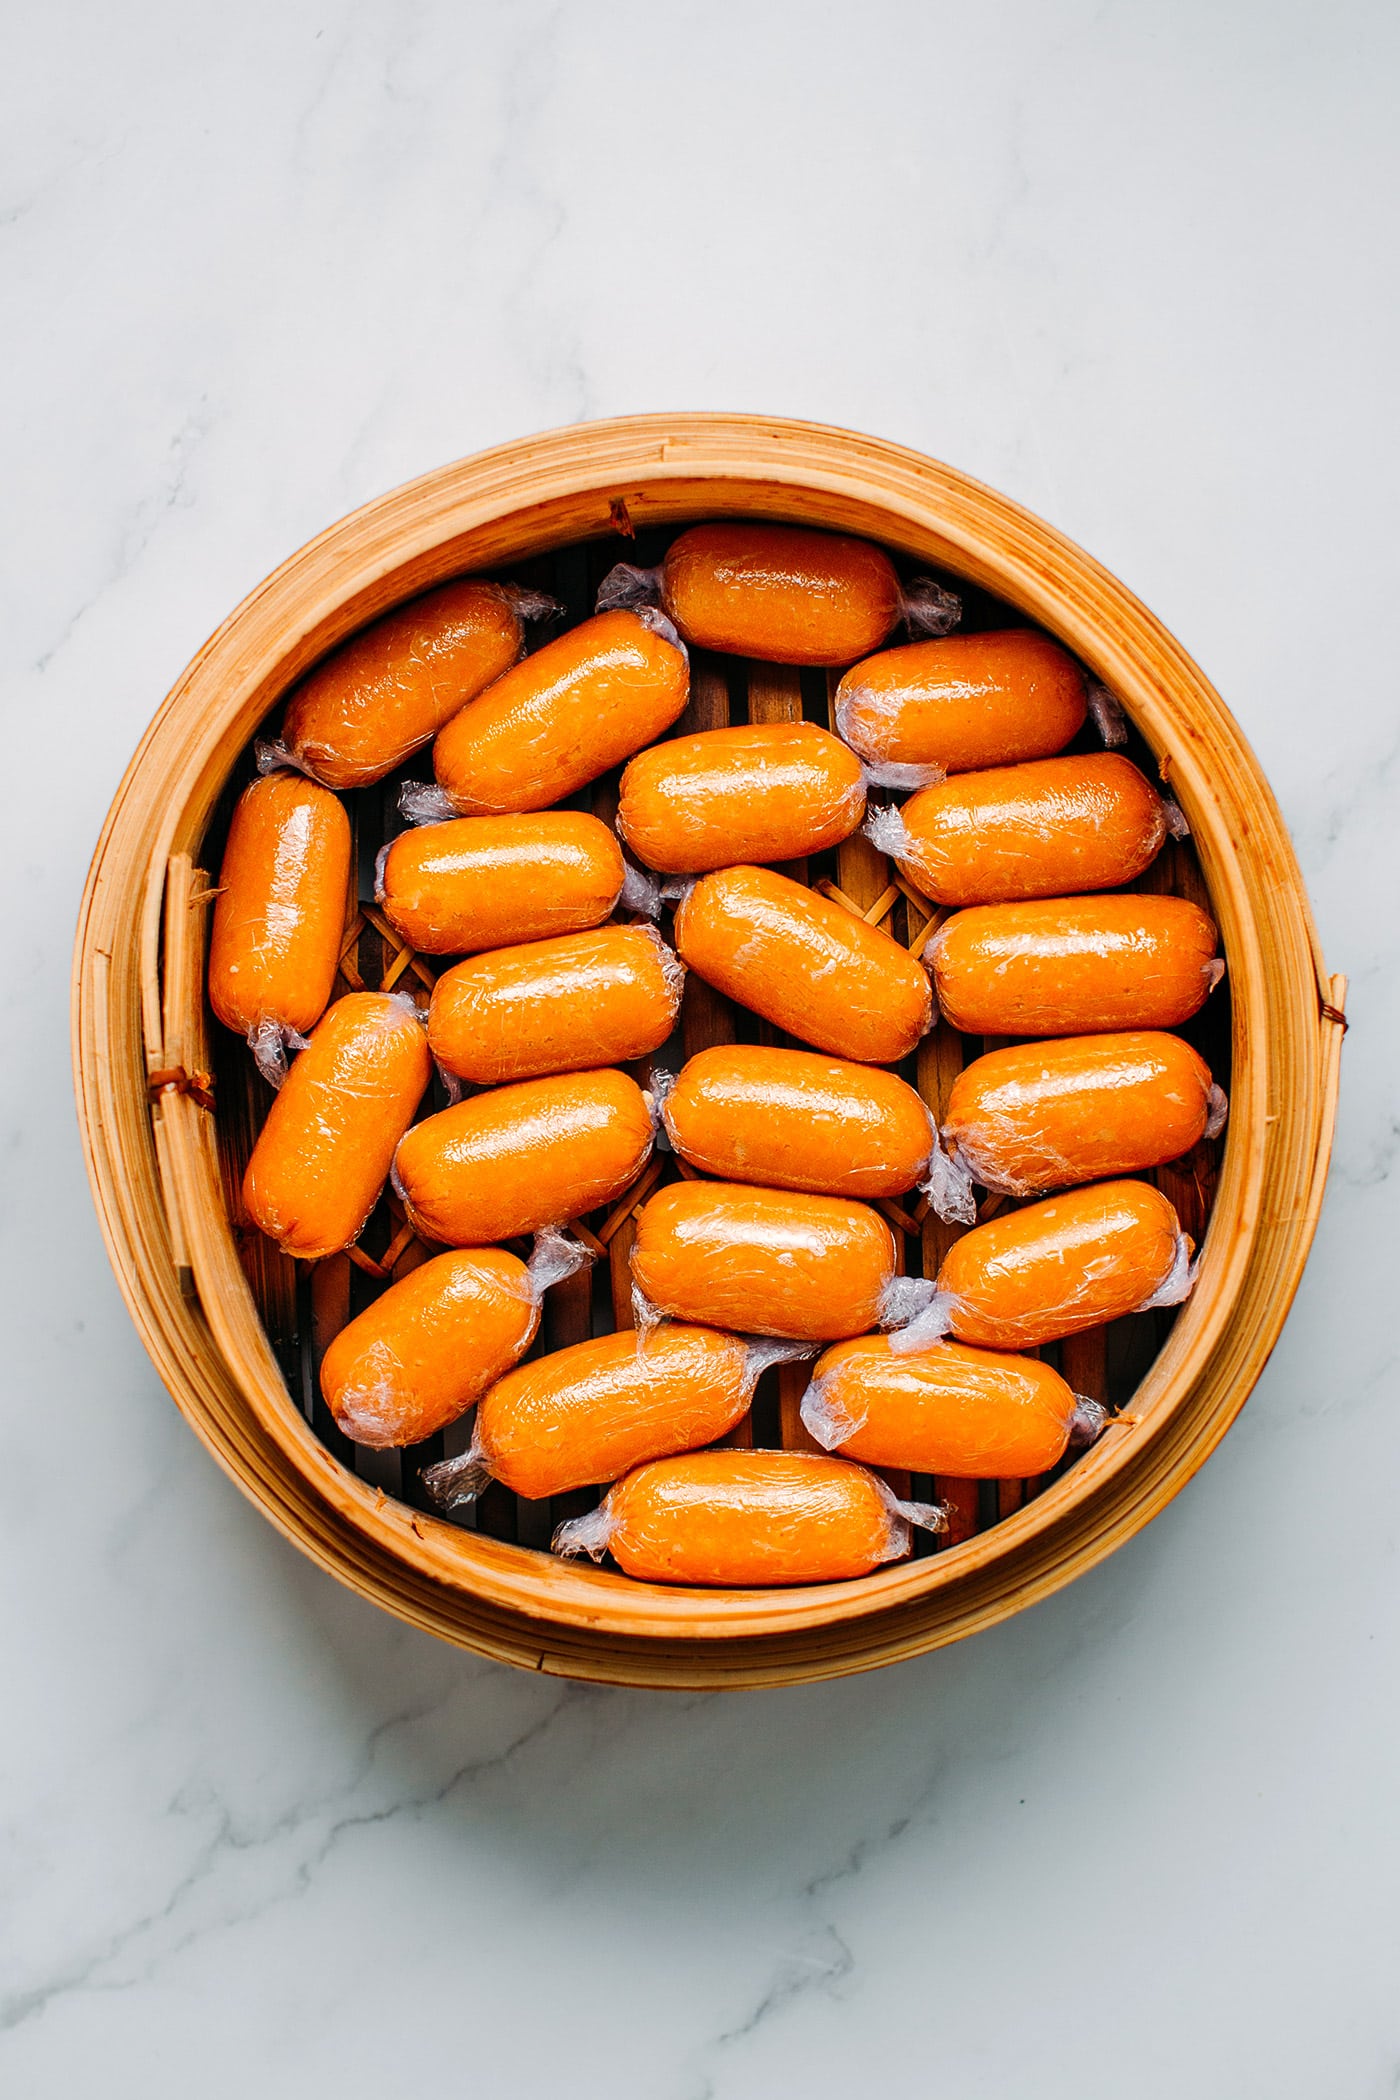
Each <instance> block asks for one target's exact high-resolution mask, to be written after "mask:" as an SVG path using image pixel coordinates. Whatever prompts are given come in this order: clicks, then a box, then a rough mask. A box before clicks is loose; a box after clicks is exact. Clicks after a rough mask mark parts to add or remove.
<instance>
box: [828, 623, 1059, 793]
mask: <svg viewBox="0 0 1400 2100" xmlns="http://www.w3.org/2000/svg"><path fill="white" fill-rule="evenodd" d="M1086 712H1087V700H1086V695H1085V688H1084V674H1083V672H1082V671H1081V670H1080V668H1079V666H1078V664H1077V663H1076V662H1075V661H1074V658H1073V657H1072V656H1067V655H1066V654H1065V651H1064V650H1063V649H1061V648H1060V647H1059V646H1058V645H1057V644H1056V643H1054V642H1052V641H1051V640H1050V639H1049V638H1048V637H1047V636H1046V635H1043V634H1037V633H1035V632H1034V630H1033V629H1031V628H1029V627H1014V628H1009V629H1007V630H1006V631H1005V632H1003V633H996V634H955V635H949V636H946V637H944V638H942V639H940V640H937V641H928V642H911V643H909V644H908V645H907V647H905V648H901V649H886V650H885V651H883V652H882V654H881V655H879V656H872V657H870V658H869V659H868V660H867V661H866V662H865V663H859V664H855V665H853V666H852V668H851V669H850V670H849V671H848V672H847V673H846V675H845V677H844V678H843V679H842V680H841V683H840V685H839V686H838V687H837V690H836V727H837V728H838V729H839V731H840V732H841V734H842V736H843V737H844V738H845V739H846V742H847V743H848V744H849V745H850V746H851V749H852V750H853V751H855V752H857V753H858V754H859V756H860V757H861V758H863V759H865V760H866V761H867V762H868V763H870V764H872V765H882V764H890V763H894V764H897V765H936V766H941V767H942V768H943V770H944V772H945V773H968V772H972V771H974V770H975V769H977V768H978V767H981V766H1006V765H1014V764H1016V763H1018V762H1019V761H1020V760H1022V759H1026V758H1048V757H1049V756H1050V755H1051V753H1052V752H1055V751H1062V750H1063V749H1064V747H1065V745H1066V744H1067V743H1068V742H1069V740H1070V738H1071V737H1072V736H1073V735H1074V734H1075V733H1076V731H1077V730H1079V729H1080V728H1082V726H1083V723H1084V717H1085V714H1086Z"/></svg>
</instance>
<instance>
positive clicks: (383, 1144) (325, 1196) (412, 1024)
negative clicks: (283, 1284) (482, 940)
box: [243, 992, 432, 1261]
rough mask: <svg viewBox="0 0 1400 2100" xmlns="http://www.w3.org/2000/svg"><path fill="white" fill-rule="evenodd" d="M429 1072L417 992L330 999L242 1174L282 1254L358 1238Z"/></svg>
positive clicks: (316, 1254)
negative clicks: (411, 998)
mask: <svg viewBox="0 0 1400 2100" xmlns="http://www.w3.org/2000/svg"><path fill="white" fill-rule="evenodd" d="M431 1075H432V1060H431V1058H430V1057H429V1055H428V1045H427V1041H426V1039H425V1037H424V1034H423V1024H422V1022H421V1021H420V1020H419V1018H418V1016H417V1015H416V1013H415V1012H414V1010H413V1005H412V1002H411V1001H408V1000H405V999H402V998H396V997H394V996H393V995H391V994H389V993H386V992H348V993H347V994H346V996H345V997H344V998H343V999H337V1000H336V1002H335V1004H334V1006H332V1007H329V1008H327V1010H326V1012H325V1013H324V1014H323V1015H322V1017H321V1019H320V1021H319V1022H318V1023H317V1025H316V1028H315V1031H314V1033H313V1034H312V1037H311V1040H310V1042H309V1043H308V1044H307V1046H306V1048H305V1049H304V1050H303V1051H302V1053H301V1055H300V1056H299V1057H298V1058H297V1059H296V1062H295V1063H294V1064H293V1066H292V1069H291V1071H290V1072H289V1073H288V1075H287V1082H286V1085H285V1086H284V1087H283V1088H282V1091H281V1093H280V1094H279V1095H278V1096H277V1098H276V1100H275V1101H274V1102H273V1104H272V1108H271V1111H270V1113H269V1115H268V1118H267V1121H266V1122H265V1123H264V1124H263V1127H262V1129H261V1131H260V1132H259V1133H258V1141H257V1143H256V1144H255V1145H254V1147H253V1154H252V1157H251V1159H250V1160H249V1161H248V1168H247V1172H246V1173H245V1174H244V1177H243V1202H244V1206H245V1208H246V1209H247V1212H248V1215H249V1217H250V1218H251V1219H252V1221H253V1223H254V1224H255V1225H256V1226H257V1227H258V1228H259V1230H260V1231H262V1232H265V1233H266V1234H267V1236H268V1238H269V1239H272V1240H276V1242H277V1244H278V1246H279V1247H281V1249H282V1251H283V1253H284V1254H292V1255H295V1256H296V1257H297V1258H298V1260H301V1261H319V1260H320V1259H321V1258H322V1257H323V1256H324V1255H327V1254H337V1253H339V1252H340V1251H341V1250H342V1249H343V1248H345V1247H349V1246H351V1245H352V1244H353V1243H354V1241H355V1240H357V1239H358V1238H359V1236H360V1234H361V1232H362V1231H363V1230H364V1226H365V1220H366V1219H367V1218H368V1216H369V1214H370V1212H371V1211H372V1210H373V1209H374V1206H375V1204H376V1203H377V1201H378V1200H379V1193H380V1191H381V1189H382V1188H383V1186H384V1181H385V1177H386V1175H387V1174H388V1172H389V1167H390V1162H391V1161H392V1159H393V1157H394V1147H395V1146H396V1145H397V1144H398V1142H399V1139H400V1138H401V1137H402V1136H403V1134H404V1132H405V1131H406V1130H407V1128H408V1126H409V1124H410V1123H411V1122H412V1120H413V1114H414V1111H415V1109H416V1108H417V1106H418V1103H419V1102H420V1101H421V1100H422V1098H423V1093H424V1090H425V1088H426V1087H427V1084H428V1080H429V1078H430V1077H431Z"/></svg>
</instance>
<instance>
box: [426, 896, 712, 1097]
mask: <svg viewBox="0 0 1400 2100" xmlns="http://www.w3.org/2000/svg"><path fill="white" fill-rule="evenodd" d="M684 982H685V971H684V970H683V968H682V967H681V965H680V964H679V963H678V962H677V961H676V958H675V956H674V955H673V954H672V952H671V950H670V949H669V948H668V947H667V946H666V943H665V942H664V941H663V940H662V938H661V936H660V934H659V933H658V932H657V931H656V929H655V927H652V926H599V927H597V928H596V929H595V930H594V931H593V932H592V933H566V934H565V935H564V937H563V939H562V940H557V941H529V942H527V943H526V944H525V945H524V946H523V947H519V948H495V949H493V950H492V951H491V953H490V954H489V955H474V956H471V957H469V959H468V960H467V961H466V962H461V963H458V964H457V965H456V967H455V969H451V970H446V971H444V972H443V974H442V976H441V977H439V979H438V981H437V984H436V985H435V986H434V988H433V999H432V1005H431V1006H430V1007H429V1009H428V1047H429V1049H430V1050H431V1051H432V1053H433V1056H434V1057H435V1058H437V1060H438V1062H439V1063H440V1064H443V1065H445V1066H446V1067H447V1069H448V1071H449V1072H455V1073H457V1074H458V1076H459V1077H460V1078H462V1079H471V1080H475V1081H476V1083H477V1084H478V1085H479V1086H496V1085H499V1084H500V1082H501V1081H502V1080H510V1079H529V1078H533V1077H534V1076H535V1075H537V1074H540V1073H544V1072H580V1071H585V1070H588V1069H590V1068H592V1067H594V1066H598V1065H614V1064H625V1063H626V1062H627V1061H628V1059H629V1058H634V1057H645V1056H646V1055H647V1053H648V1052H649V1051H652V1050H658V1049H659V1048H660V1047H661V1045H662V1044H663V1043H664V1042H665V1040H666V1038H667V1036H668V1035H669V1034H670V1033H671V1030H672V1029H673V1028H674V1027H675V1025H676V1016H677V1014H678V1013H679V1012H680V1004H681V986H682V985H683V984H684Z"/></svg>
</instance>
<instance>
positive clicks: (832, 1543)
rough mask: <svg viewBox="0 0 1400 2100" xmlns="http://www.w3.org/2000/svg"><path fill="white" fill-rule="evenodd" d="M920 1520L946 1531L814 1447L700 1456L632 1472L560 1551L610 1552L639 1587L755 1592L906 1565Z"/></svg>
mask: <svg viewBox="0 0 1400 2100" xmlns="http://www.w3.org/2000/svg"><path fill="white" fill-rule="evenodd" d="M911 1522H912V1523H917V1524H919V1525H921V1526H922V1527H923V1528H924V1529H926V1530H929V1531H938V1530H941V1529H942V1528H943V1524H944V1517H943V1512H942V1511H941V1510H939V1509H935V1508H931V1507H930V1506H929V1505H928V1504H927V1503H919V1502H899V1501H896V1499H895V1497H894V1496H893V1495H892V1494H891V1492H890V1490H889V1489H888V1488H887V1487H886V1486H885V1484H884V1482H883V1481H881V1480H877V1479H876V1477H875V1475H874V1474H873V1473H867V1472H866V1471H865V1469H864V1468H863V1467H862V1466H851V1465H846V1464H845V1463H844V1462H843V1461H842V1460H840V1459H833V1458H822V1457H821V1456H819V1455H818V1454H817V1453H815V1452H810V1451H695V1452H692V1453H691V1454H690V1455H689V1456H688V1457H685V1458H665V1459H660V1460H658V1461H657V1462H656V1463H654V1464H652V1465H647V1466H642V1467H640V1468H639V1469H638V1470H637V1471H636V1472H635V1473H629V1474H628V1475H627V1477H626V1479H625V1480H620V1481H619V1482H618V1483H617V1486H616V1487H614V1488H613V1489H612V1490H611V1491H610V1492H609V1494H608V1495H607V1496H606V1497H605V1499H604V1501H603V1503H602V1505H601V1506H600V1507H599V1508H598V1509H594V1510H590V1511H589V1512H588V1514H587V1516H583V1517H576V1518H575V1519H574V1520H573V1521H572V1522H571V1523H568V1524H561V1525H560V1526H559V1529H558V1530H557V1531H556V1532H555V1534H554V1550H555V1552H556V1553H562V1554H565V1555H571V1554H578V1553H587V1554H589V1555H590V1556H591V1558H592V1559H594V1560H601V1559H602V1557H603V1555H604V1553H611V1555H612V1556H613V1559H614V1560H615V1561H616V1562H617V1564H618V1566H619V1567H620V1568H621V1569H622V1570H623V1572H624V1574H627V1575H632V1576H635V1577H636V1578H637V1579H638V1580H639V1581H642V1582H689V1583H705V1584H710V1585H715V1586H722V1587H724V1588H727V1589H757V1588H763V1587H768V1586H771V1585H774V1584H777V1583H799V1582H800V1583H811V1582H845V1581H848V1580H849V1579H850V1578H851V1577H852V1576H856V1575H868V1574H869V1573H870V1572H871V1570H872V1569H873V1568H878V1567H881V1566H882V1565H883V1564H884V1563H885V1562H886V1561H891V1560H902V1559H903V1558H904V1556H905V1554H906V1553H907V1552H908V1551H909V1542H910V1529H909V1527H910V1524H911Z"/></svg>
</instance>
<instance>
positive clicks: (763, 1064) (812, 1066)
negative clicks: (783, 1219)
mask: <svg viewBox="0 0 1400 2100" xmlns="http://www.w3.org/2000/svg"><path fill="white" fill-rule="evenodd" d="M662 1114H663V1116H664V1118H665V1123H666V1130H667V1134H668V1135H669V1137H670V1140H671V1143H672V1145H673V1146H674V1147H675V1149H676V1151H677V1152H678V1153H679V1154H680V1156H681V1158H682V1159H685V1160H688V1161H689V1162H690V1164H691V1165H692V1166H695V1167H700V1168H701V1169H703V1171H704V1172H705V1173H707V1174H713V1175H715V1176H717V1177H718V1178H719V1179H720V1180H722V1181H755V1182H762V1183H766V1184H767V1185H768V1186H770V1187H772V1188H780V1189H805V1190H807V1191H808V1192H809V1193H811V1194H813V1195H833V1196H900V1195H903V1194H904V1192H905V1190H906V1189H912V1188H913V1187H914V1186H915V1184H916V1183H917V1182H919V1181H920V1180H921V1179H922V1178H923V1174H924V1170H925V1168H926V1166H927V1165H928V1158H929V1153H930V1152H931V1150H932V1149H933V1127H932V1124H931V1122H930V1119H929V1112H928V1110H927V1108H925V1106H924V1104H923V1102H922V1101H921V1099H920V1098H919V1096H918V1095H917V1094H916V1093H915V1091H914V1089H913V1087H911V1086H908V1085H906V1083H905V1082H904V1080H902V1079H900V1078H898V1077H896V1075H895V1074H894V1073H893V1072H882V1071H879V1070H878V1069H876V1068H875V1067H873V1066H870V1065H857V1064H850V1063H847V1062H845V1061H844V1060H842V1059H839V1058H832V1057H821V1056H818V1055H817V1054H816V1053H815V1052H813V1051H810V1050H781V1049H777V1048H769V1047H766V1046H762V1045H749V1044H741V1043H736V1044H733V1045H722V1046H719V1047H716V1048H715V1049H713V1050H702V1051H700V1052H699V1053H698V1054H697V1055H696V1056H695V1057H692V1058H690V1059H689V1060H688V1061H687V1063H686V1064H685V1065H684V1067H683V1068H682V1071H681V1075H680V1078H679V1079H678V1080H677V1081H676V1084H675V1086H674V1088H673V1089H672V1090H671V1092H670V1093H669V1094H668V1096H667V1097H666V1103H665V1107H664V1108H663V1111H662Z"/></svg>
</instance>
